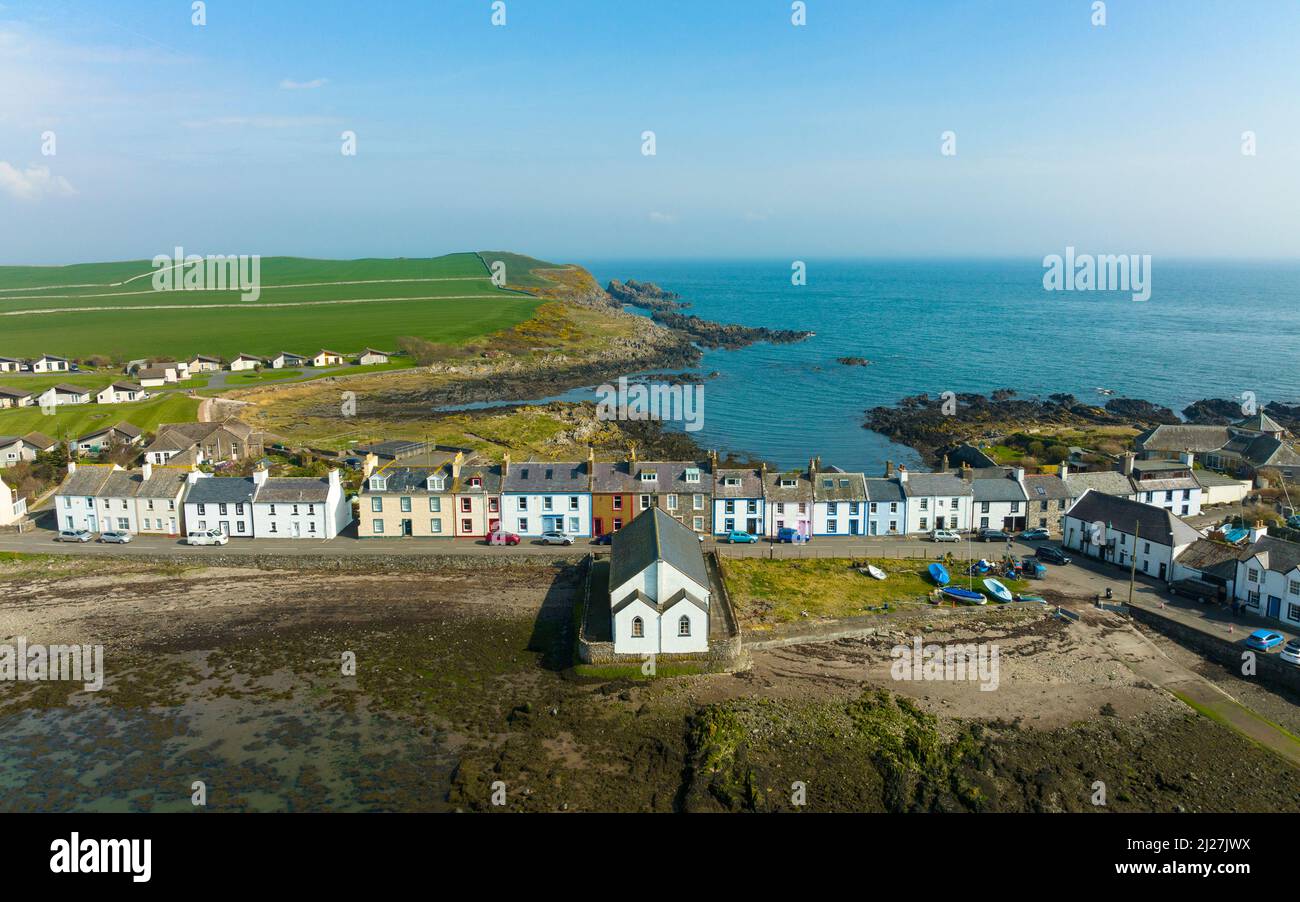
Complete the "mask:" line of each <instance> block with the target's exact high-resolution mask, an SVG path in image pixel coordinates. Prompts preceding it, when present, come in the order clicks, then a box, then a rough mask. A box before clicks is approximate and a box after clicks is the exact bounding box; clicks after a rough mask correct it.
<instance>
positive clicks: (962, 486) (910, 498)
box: [896, 466, 975, 535]
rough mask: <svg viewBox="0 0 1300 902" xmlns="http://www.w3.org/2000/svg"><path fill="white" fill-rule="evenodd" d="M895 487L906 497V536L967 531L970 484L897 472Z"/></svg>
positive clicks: (947, 475)
mask: <svg viewBox="0 0 1300 902" xmlns="http://www.w3.org/2000/svg"><path fill="white" fill-rule="evenodd" d="M896 479H897V481H898V484H899V485H900V486H902V488H903V494H904V495H905V496H907V532H908V534H913V535H914V534H918V533H919V534H922V535H924V534H925V533H928V532H930V531H931V530H933V529H956V530H963V531H964V530H968V529H971V528H972V526H971V523H972V520H971V518H972V517H973V516H974V515H973V514H972V510H973V508H974V497H975V495H974V491H973V490H972V489H971V487H970V483H969V482H967V481H966V480H964V479H962V478H961V477H960V476H954V475H952V474H951V473H909V472H908V469H907V467H904V466H900V467H899V468H898V476H897V477H896Z"/></svg>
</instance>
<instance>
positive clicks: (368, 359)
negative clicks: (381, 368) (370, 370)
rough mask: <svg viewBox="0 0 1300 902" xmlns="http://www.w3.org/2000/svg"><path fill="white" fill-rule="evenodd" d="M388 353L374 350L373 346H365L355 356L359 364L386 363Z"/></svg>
mask: <svg viewBox="0 0 1300 902" xmlns="http://www.w3.org/2000/svg"><path fill="white" fill-rule="evenodd" d="M387 362H388V355H387V354H386V353H384V352H383V351H376V350H375V349H374V348H366V349H365V351H363V352H362V353H361V356H360V357H358V358H357V363H358V364H360V365H361V366H374V365H375V364H379V363H387Z"/></svg>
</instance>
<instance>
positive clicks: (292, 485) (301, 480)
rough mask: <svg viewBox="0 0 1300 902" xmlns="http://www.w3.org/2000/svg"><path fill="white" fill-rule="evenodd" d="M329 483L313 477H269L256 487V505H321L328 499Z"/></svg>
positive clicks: (326, 480)
mask: <svg viewBox="0 0 1300 902" xmlns="http://www.w3.org/2000/svg"><path fill="white" fill-rule="evenodd" d="M329 492H330V481H329V480H328V479H323V478H319V479H318V478H316V477H314V476H271V477H269V478H268V479H267V480H266V482H264V483H262V485H261V486H259V487H258V490H257V497H256V498H255V499H254V500H255V501H256V502H257V503H258V504H268V503H269V504H275V503H282V504H291V503H295V502H302V503H323V502H325V501H327V500H328V499H329Z"/></svg>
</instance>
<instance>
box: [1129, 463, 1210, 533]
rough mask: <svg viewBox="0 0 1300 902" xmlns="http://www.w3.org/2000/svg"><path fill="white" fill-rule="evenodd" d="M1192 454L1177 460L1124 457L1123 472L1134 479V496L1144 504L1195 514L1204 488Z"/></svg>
mask: <svg viewBox="0 0 1300 902" xmlns="http://www.w3.org/2000/svg"><path fill="white" fill-rule="evenodd" d="M1192 460H1193V458H1192V455H1191V453H1185V454H1183V455H1182V457H1181V458H1180V459H1179V460H1134V459H1133V457H1132V455H1129V456H1127V457H1126V458H1125V460H1124V465H1123V466H1124V471H1123V472H1125V474H1126V475H1127V476H1128V477H1129V478H1130V480H1131V481H1132V482H1133V491H1134V497H1135V498H1136V499H1137V500H1138V501H1141V502H1142V503H1143V504H1154V505H1155V506H1156V507H1163V508H1164V509H1165V510H1168V511H1172V512H1173V513H1175V514H1177V515H1178V516H1180V517H1195V516H1197V515H1199V514H1200V512H1201V498H1202V496H1203V495H1204V490H1203V489H1202V488H1201V484H1200V483H1199V482H1198V481H1197V480H1196V477H1195V475H1194V471H1193V468H1192Z"/></svg>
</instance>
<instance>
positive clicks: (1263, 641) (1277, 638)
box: [1246, 630, 1283, 651]
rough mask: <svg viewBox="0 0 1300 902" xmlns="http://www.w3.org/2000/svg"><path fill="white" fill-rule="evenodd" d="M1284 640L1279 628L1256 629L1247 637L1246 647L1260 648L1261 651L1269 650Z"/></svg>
mask: <svg viewBox="0 0 1300 902" xmlns="http://www.w3.org/2000/svg"><path fill="white" fill-rule="evenodd" d="M1282 642H1283V639H1282V634H1281V633H1279V632H1278V631H1277V630H1255V632H1253V633H1251V634H1250V635H1249V636H1247V637H1246V647H1247V648H1254V649H1258V650H1259V651H1268V650H1269V649H1270V648H1276V647H1277V646H1279V645H1281V644H1282Z"/></svg>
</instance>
